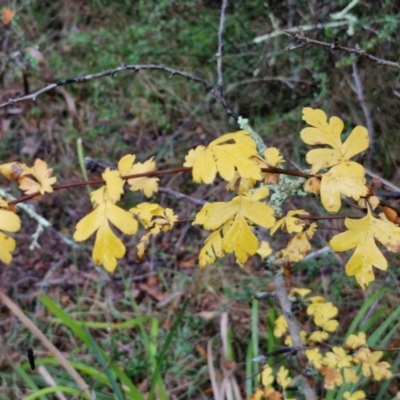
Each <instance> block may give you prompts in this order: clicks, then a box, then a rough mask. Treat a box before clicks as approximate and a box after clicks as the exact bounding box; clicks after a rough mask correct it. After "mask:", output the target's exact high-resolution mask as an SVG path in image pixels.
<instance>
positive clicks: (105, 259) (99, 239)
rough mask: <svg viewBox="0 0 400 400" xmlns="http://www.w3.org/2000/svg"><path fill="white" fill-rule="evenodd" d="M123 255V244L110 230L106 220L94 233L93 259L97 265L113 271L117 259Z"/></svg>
mask: <svg viewBox="0 0 400 400" xmlns="http://www.w3.org/2000/svg"><path fill="white" fill-rule="evenodd" d="M124 255H125V246H124V244H123V243H122V242H121V240H120V239H119V238H118V237H117V236H116V235H115V233H114V232H113V231H112V230H111V228H110V225H109V224H108V222H107V220H105V221H104V223H103V225H102V226H100V228H99V230H98V231H97V233H96V240H95V242H94V247H93V261H94V262H95V263H96V264H97V265H103V266H104V268H105V269H106V270H107V271H109V272H113V271H114V270H115V268H116V266H117V259H119V258H122V257H123V256H124Z"/></svg>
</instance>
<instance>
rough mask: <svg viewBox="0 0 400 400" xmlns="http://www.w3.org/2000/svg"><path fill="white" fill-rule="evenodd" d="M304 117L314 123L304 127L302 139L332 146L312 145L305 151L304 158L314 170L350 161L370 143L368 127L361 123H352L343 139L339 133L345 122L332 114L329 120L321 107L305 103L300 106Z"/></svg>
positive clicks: (312, 143) (309, 142)
mask: <svg viewBox="0 0 400 400" xmlns="http://www.w3.org/2000/svg"><path fill="white" fill-rule="evenodd" d="M303 120H305V121H306V122H307V123H308V124H309V125H311V126H313V128H304V129H303V130H302V131H301V133H300V135H301V138H302V140H303V141H304V142H305V143H307V144H311V145H322V144H326V145H328V146H331V147H332V149H326V148H324V149H315V150H311V151H309V152H308V153H307V156H306V160H307V162H308V163H309V164H311V165H312V173H313V174H316V173H317V172H318V171H319V170H320V169H322V168H328V167H332V166H334V165H337V164H340V163H343V162H346V161H349V160H350V158H352V157H354V156H355V155H356V154H358V153H361V152H362V151H364V150H366V149H367V148H368V146H369V137H368V131H367V130H366V129H365V128H364V127H363V126H357V127H355V128H354V129H353V131H352V132H351V133H350V135H349V137H348V138H347V140H346V141H345V142H344V143H342V140H341V134H342V131H343V127H344V124H343V121H342V120H341V119H340V118H337V117H332V118H330V120H329V123H328V122H327V117H326V114H325V113H324V112H323V111H322V110H314V109H312V108H309V107H306V108H304V109H303Z"/></svg>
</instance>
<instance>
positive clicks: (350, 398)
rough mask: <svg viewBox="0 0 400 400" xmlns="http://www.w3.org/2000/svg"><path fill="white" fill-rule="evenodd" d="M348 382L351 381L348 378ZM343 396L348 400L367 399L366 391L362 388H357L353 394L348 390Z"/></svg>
mask: <svg viewBox="0 0 400 400" xmlns="http://www.w3.org/2000/svg"><path fill="white" fill-rule="evenodd" d="M357 381H358V377H357V380H355V381H354V382H353V383H356V382H357ZM346 382H350V381H349V380H346ZM343 398H344V399H346V400H364V399H365V393H364V392H363V391H362V390H357V391H356V392H354V393H353V394H351V393H350V392H349V391H346V392H344V393H343Z"/></svg>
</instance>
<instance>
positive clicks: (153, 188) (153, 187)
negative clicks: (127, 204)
mask: <svg viewBox="0 0 400 400" xmlns="http://www.w3.org/2000/svg"><path fill="white" fill-rule="evenodd" d="M135 158H136V157H135V155H133V154H128V155H126V156H124V157H122V158H121V160H120V161H119V163H118V170H119V172H120V173H121V175H123V176H126V175H135V174H144V173H146V172H151V171H154V170H155V169H156V163H155V162H154V157H151V158H150V159H148V160H147V161H145V162H144V163H136V164H134V162H135ZM158 181H159V179H158V178H148V177H146V176H143V177H140V178H131V179H128V184H129V185H130V190H132V191H138V190H140V191H142V192H143V193H144V195H145V196H146V197H151V196H153V194H154V193H157V192H158Z"/></svg>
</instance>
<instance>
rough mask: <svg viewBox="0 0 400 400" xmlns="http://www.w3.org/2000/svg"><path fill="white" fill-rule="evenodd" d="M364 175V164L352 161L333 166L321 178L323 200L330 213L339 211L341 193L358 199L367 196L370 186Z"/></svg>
mask: <svg viewBox="0 0 400 400" xmlns="http://www.w3.org/2000/svg"><path fill="white" fill-rule="evenodd" d="M364 176H365V170H364V168H363V167H362V165H360V164H358V163H355V162H351V161H350V162H345V163H342V164H339V165H336V166H335V167H333V168H331V169H330V170H329V171H328V172H327V173H326V174H324V175H323V176H322V180H321V201H322V204H323V206H324V208H325V209H326V210H327V211H328V212H330V213H336V212H338V211H339V210H340V207H341V206H342V201H341V199H340V195H341V194H343V195H344V196H347V197H352V198H353V199H354V200H356V201H358V200H359V199H360V197H362V196H366V195H367V193H368V188H367V186H366V185H365V182H366V180H365V177H364Z"/></svg>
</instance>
